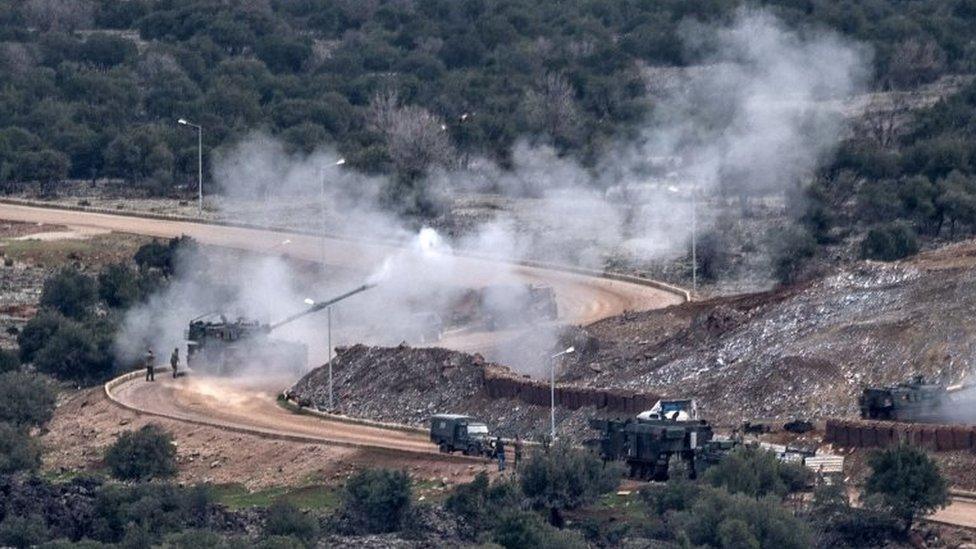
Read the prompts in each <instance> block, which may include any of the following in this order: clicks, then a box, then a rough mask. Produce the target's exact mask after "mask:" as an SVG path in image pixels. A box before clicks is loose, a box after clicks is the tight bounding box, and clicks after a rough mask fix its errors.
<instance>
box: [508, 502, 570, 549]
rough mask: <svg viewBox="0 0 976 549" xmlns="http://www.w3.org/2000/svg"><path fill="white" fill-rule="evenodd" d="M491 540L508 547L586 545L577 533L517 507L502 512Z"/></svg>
mask: <svg viewBox="0 0 976 549" xmlns="http://www.w3.org/2000/svg"><path fill="white" fill-rule="evenodd" d="M491 540H492V541H493V542H495V543H497V544H498V545H501V546H502V547H505V548H506V549H522V548H523V547H547V548H550V547H551V548H554V549H555V548H565V549H571V548H581V549H582V548H583V547H586V543H585V542H584V541H583V539H582V538H580V537H579V535H578V534H577V533H575V532H571V531H560V530H556V529H555V528H553V527H552V526H549V525H548V524H546V523H545V522H543V521H542V519H540V518H539V516H538V515H536V514H535V513H532V512H529V511H521V510H517V509H509V510H507V511H505V512H503V513H502V514H501V516H500V517H499V519H498V524H497V525H496V526H495V528H494V530H493V531H492V536H491Z"/></svg>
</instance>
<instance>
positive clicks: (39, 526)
mask: <svg viewBox="0 0 976 549" xmlns="http://www.w3.org/2000/svg"><path fill="white" fill-rule="evenodd" d="M47 538H48V532H47V525H45V524H44V517H42V516H39V515H35V514H30V515H27V516H19V515H15V514H13V513H12V512H11V513H7V516H6V517H4V519H3V521H2V522H0V545H3V546H11V547H18V548H21V547H23V548H26V547H34V546H36V545H39V544H41V543H43V542H44V541H46V540H47Z"/></svg>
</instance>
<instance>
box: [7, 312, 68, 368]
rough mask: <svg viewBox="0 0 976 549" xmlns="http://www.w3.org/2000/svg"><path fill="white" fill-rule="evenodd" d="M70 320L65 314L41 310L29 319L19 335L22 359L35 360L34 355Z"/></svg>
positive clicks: (26, 360)
mask: <svg viewBox="0 0 976 549" xmlns="http://www.w3.org/2000/svg"><path fill="white" fill-rule="evenodd" d="M68 322H69V321H68V319H66V318H64V315H62V314H61V313H57V312H54V311H41V312H39V313H38V314H37V315H36V316H35V317H34V318H32V319H30V320H29V321H27V325H26V326H24V329H23V330H21V332H20V334H19V335H18V336H17V345H18V346H19V347H20V360H21V361H23V362H33V361H34V355H35V354H36V353H37V352H38V351H40V350H41V349H42V348H44V346H45V345H47V342H48V340H49V339H50V338H51V336H53V335H54V333H55V332H57V331H58V330H59V329H61V326H64V325H65V324H67V323H68Z"/></svg>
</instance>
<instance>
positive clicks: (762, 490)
mask: <svg viewBox="0 0 976 549" xmlns="http://www.w3.org/2000/svg"><path fill="white" fill-rule="evenodd" d="M704 478H705V481H706V482H708V483H709V484H711V485H712V486H716V487H721V488H724V489H725V490H726V491H728V492H729V493H731V494H745V495H747V496H749V497H752V498H756V499H758V498H762V497H764V496H767V495H775V496H778V497H783V496H785V495H786V494H788V493H790V492H794V491H797V490H800V489H802V488H803V487H804V486H805V485H806V480H807V479H808V478H809V472H808V471H807V470H806V469H805V468H804V467H803V466H802V465H798V464H795V463H784V462H782V461H780V460H779V459H777V458H776V455H775V454H774V453H773V452H770V451H768V450H764V449H761V448H752V447H742V448H738V449H736V450H734V451H733V452H731V453H730V454H729V455H727V456H725V457H724V458H723V459H722V460H721V461H720V462H719V463H718V464H716V465H714V466H712V467H709V468H708V470H707V471H706V472H705V477H704Z"/></svg>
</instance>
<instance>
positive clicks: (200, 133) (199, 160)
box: [177, 118, 203, 217]
mask: <svg viewBox="0 0 976 549" xmlns="http://www.w3.org/2000/svg"><path fill="white" fill-rule="evenodd" d="M177 123H178V124H179V125H181V126H189V127H191V128H196V130H197V213H198V214H199V215H200V216H201V217H202V216H203V128H202V127H201V126H199V125H197V124H194V123H192V122H189V121H187V119H185V118H180V119H179V120H177Z"/></svg>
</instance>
